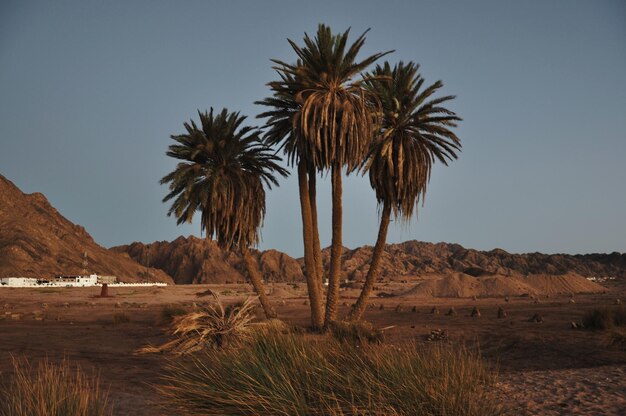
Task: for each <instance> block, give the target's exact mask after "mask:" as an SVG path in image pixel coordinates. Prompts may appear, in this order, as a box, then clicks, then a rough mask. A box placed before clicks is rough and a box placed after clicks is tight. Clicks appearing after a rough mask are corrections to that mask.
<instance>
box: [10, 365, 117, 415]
mask: <svg viewBox="0 0 626 416" xmlns="http://www.w3.org/2000/svg"><path fill="white" fill-rule="evenodd" d="M3 381H4V382H5V383H6V385H4V386H2V387H3V388H2V389H0V415H1V416H76V415H80V416H105V415H112V414H113V412H112V410H111V408H110V406H109V404H108V402H107V396H108V394H107V393H106V392H103V391H101V390H100V388H99V382H98V379H97V378H94V377H89V376H87V375H86V374H85V373H84V372H82V371H81V370H80V369H79V368H77V367H73V366H71V365H70V364H69V362H68V361H66V360H65V361H63V363H62V364H60V365H55V364H52V363H50V362H49V361H48V360H44V361H41V362H39V364H38V365H37V366H33V365H31V364H30V363H29V362H28V361H27V360H25V359H16V358H14V359H13V377H12V378H11V379H10V381H9V380H8V379H7V380H3Z"/></svg>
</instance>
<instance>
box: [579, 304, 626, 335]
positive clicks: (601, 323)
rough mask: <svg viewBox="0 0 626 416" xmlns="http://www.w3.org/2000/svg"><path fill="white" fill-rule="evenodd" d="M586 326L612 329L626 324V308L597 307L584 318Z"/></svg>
mask: <svg viewBox="0 0 626 416" xmlns="http://www.w3.org/2000/svg"><path fill="white" fill-rule="evenodd" d="M583 325H584V326H585V328H591V329H602V330H606V329H612V328H616V327H617V328H619V327H625V326H626V308H625V307H623V306H616V307H605V308H595V309H592V310H590V311H588V312H587V313H586V314H585V316H584V318H583Z"/></svg>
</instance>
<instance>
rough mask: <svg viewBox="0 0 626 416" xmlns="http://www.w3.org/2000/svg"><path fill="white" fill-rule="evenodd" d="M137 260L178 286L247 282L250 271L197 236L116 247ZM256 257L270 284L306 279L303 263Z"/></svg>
mask: <svg viewBox="0 0 626 416" xmlns="http://www.w3.org/2000/svg"><path fill="white" fill-rule="evenodd" d="M112 250H115V251H117V252H120V253H127V254H128V255H129V256H130V257H131V258H133V259H134V260H135V261H137V262H139V263H141V264H143V265H149V266H150V267H156V268H159V269H162V270H163V271H165V272H166V273H167V274H169V275H170V276H172V277H173V278H174V280H175V281H176V283H178V284H191V283H228V282H233V283H234V282H243V281H245V280H246V275H247V274H246V272H245V268H244V265H243V260H242V258H241V256H240V255H239V253H235V252H228V251H224V250H222V249H220V248H219V247H218V246H217V243H215V241H211V240H208V239H201V238H197V237H194V236H189V237H178V238H177V239H176V240H174V241H171V242H169V241H157V242H154V243H150V244H144V243H138V242H135V243H132V244H129V245H125V246H118V247H113V248H112ZM252 254H253V257H254V258H255V260H256V262H257V266H258V267H259V270H260V271H261V273H262V275H263V278H264V279H265V280H266V281H268V282H291V281H300V280H304V276H303V275H302V269H301V267H300V264H299V263H298V262H297V261H296V260H295V259H293V258H292V257H289V256H288V255H286V254H285V253H281V252H280V251H276V250H267V251H263V252H260V251H256V250H252Z"/></svg>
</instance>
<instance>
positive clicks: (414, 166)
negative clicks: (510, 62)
mask: <svg viewBox="0 0 626 416" xmlns="http://www.w3.org/2000/svg"><path fill="white" fill-rule="evenodd" d="M366 33H367V32H366ZM366 33H363V34H362V35H361V36H359V37H358V38H357V39H356V41H355V42H354V43H352V44H348V36H349V30H347V31H345V32H344V33H341V34H333V33H332V31H331V29H330V28H329V27H328V26H326V25H323V24H321V25H319V27H318V31H317V34H316V36H315V37H314V38H313V39H311V38H310V37H309V36H308V35H306V34H305V37H304V45H302V46H299V45H297V44H296V43H295V42H293V41H291V40H289V43H290V44H291V46H292V48H293V50H294V52H295V53H296V56H297V58H296V61H295V63H293V64H289V63H286V62H282V61H279V60H272V62H273V63H274V64H275V66H274V69H275V70H276V71H277V73H278V76H279V78H280V79H279V80H276V81H273V82H270V83H269V84H268V86H269V87H270V90H271V92H272V96H271V97H268V98H266V99H264V100H262V101H258V102H257V104H260V105H263V106H265V107H267V108H268V109H267V111H266V112H263V113H262V114H260V115H259V116H258V117H259V118H264V119H266V121H265V126H264V128H263V129H257V128H252V127H242V126H241V124H242V122H243V121H244V120H245V117H243V116H240V115H239V113H229V112H228V111H227V110H226V109H224V110H222V112H221V113H219V114H218V115H214V114H213V109H211V111H210V112H209V113H200V121H201V126H196V124H195V123H194V122H193V121H192V122H191V124H187V123H186V124H185V128H186V130H187V133H186V134H183V135H178V136H172V139H173V140H175V141H176V144H173V145H171V146H170V147H169V150H168V152H167V155H169V156H172V157H174V158H177V159H180V160H182V162H181V163H179V164H178V166H177V167H176V169H175V170H174V171H173V172H171V173H170V174H169V175H167V176H165V177H164V178H163V179H162V180H161V183H162V184H169V190H170V192H169V194H168V195H167V196H166V197H165V199H164V201H169V200H171V199H173V200H174V201H173V203H172V206H171V208H170V210H169V212H168V215H175V216H176V217H177V220H178V223H179V224H180V223H182V222H191V220H192V217H193V215H194V213H195V212H200V213H201V218H202V219H201V227H202V229H203V230H204V231H205V232H206V235H207V237H208V238H212V239H215V240H216V241H217V243H218V244H219V245H220V246H221V247H223V248H225V249H228V250H234V249H238V250H239V251H241V253H242V255H243V258H244V263H245V265H246V268H247V271H248V274H249V276H250V280H251V282H252V284H253V285H254V288H255V290H256V291H257V293H258V295H259V299H260V302H261V304H262V306H263V308H264V311H265V314H266V316H268V317H274V316H276V314H275V312H274V310H273V308H272V307H271V305H270V303H269V301H268V299H267V297H266V295H265V290H264V288H263V284H262V280H261V278H260V276H259V273H258V271H257V269H256V267H255V265H254V262H253V260H252V259H251V257H250V255H249V253H248V249H249V247H250V246H254V245H256V244H257V243H258V240H259V234H258V232H259V228H260V226H261V225H262V220H263V216H264V214H265V187H267V188H268V189H270V188H271V186H272V185H277V184H278V183H277V178H276V176H277V175H281V176H286V175H287V171H286V170H285V169H284V168H282V167H281V166H280V165H278V162H279V161H280V158H279V157H278V156H276V154H277V153H278V152H279V151H281V150H282V152H283V153H284V155H285V156H286V159H287V163H288V165H289V166H291V167H296V169H297V172H298V185H299V194H300V209H301V217H302V230H303V233H302V235H303V242H304V266H305V267H304V272H305V277H306V282H307V288H308V295H309V304H310V308H311V325H312V327H313V328H316V329H321V328H324V327H327V326H328V325H329V324H331V323H332V322H333V321H335V320H337V311H338V308H337V306H338V302H339V283H340V272H341V256H342V175H343V174H344V172H345V174H350V173H353V172H360V173H363V174H365V173H367V174H369V178H370V183H371V186H372V188H373V189H374V191H375V194H376V199H377V201H378V203H379V205H380V206H381V208H382V209H381V210H380V212H381V219H380V229H379V233H378V239H377V241H376V245H375V247H374V251H373V255H372V260H371V264H370V268H369V271H368V274H367V277H366V281H365V284H364V287H363V290H362V292H361V295H360V297H359V299H358V300H357V302H356V304H355V305H353V308H352V311H351V313H350V315H349V319H352V320H358V319H361V317H362V315H363V312H364V310H365V307H366V303H367V299H368V296H369V295H370V294H371V291H372V289H373V285H374V283H375V281H376V278H377V275H378V270H379V264H380V259H381V256H382V253H383V251H384V247H385V243H386V237H387V229H388V226H389V222H390V220H391V217H392V215H393V217H394V218H399V219H401V220H405V221H408V220H409V219H410V218H411V217H412V216H413V213H414V210H415V209H416V207H417V205H418V204H419V203H420V202H422V203H423V198H424V196H425V193H426V186H427V184H428V181H429V178H430V173H431V169H432V166H433V163H434V162H435V161H436V160H439V161H440V162H442V163H443V164H444V165H447V163H448V161H450V160H452V159H456V158H457V152H458V151H460V148H461V142H460V140H459V139H458V137H457V136H456V135H455V134H454V133H453V132H452V130H451V129H452V128H454V127H456V123H457V122H458V121H459V120H460V118H459V117H458V116H457V115H456V114H455V113H454V112H452V111H450V110H448V109H446V108H445V107H444V106H443V105H444V103H445V102H446V101H449V100H451V99H453V98H454V97H453V96H443V97H439V98H433V95H434V94H435V93H436V92H437V91H438V90H439V89H440V88H441V87H442V86H443V84H442V83H441V81H437V82H435V83H434V84H432V85H430V86H427V87H425V86H424V79H423V78H422V77H421V75H420V74H419V73H418V69H419V66H418V65H416V64H414V63H412V62H409V63H408V64H404V63H402V62H399V63H398V64H396V65H394V66H393V67H392V66H391V64H389V63H388V62H385V63H384V64H383V65H377V66H376V68H375V69H374V70H373V71H371V72H364V71H366V70H367V68H368V67H369V66H370V65H372V64H373V63H374V62H375V61H377V60H378V59H380V58H381V57H383V56H385V55H387V54H388V53H390V52H391V51H390V52H385V53H377V54H374V55H372V56H369V57H367V58H365V59H363V60H361V61H357V55H358V54H359V51H360V49H361V47H362V46H363V44H364V42H365V34H366ZM325 173H330V174H331V186H332V242H331V250H330V251H331V253H330V267H329V270H324V268H323V265H322V254H321V246H320V239H319V228H318V220H317V203H316V186H317V185H316V178H317V175H319V174H325ZM326 278H327V279H328V289H327V293H326V296H325V298H324V289H323V288H324V285H323V282H324V281H325V279H326ZM324 304H325V305H324Z"/></svg>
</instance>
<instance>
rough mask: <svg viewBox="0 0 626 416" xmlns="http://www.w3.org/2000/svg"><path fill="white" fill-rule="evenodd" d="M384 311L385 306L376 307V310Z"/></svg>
mask: <svg viewBox="0 0 626 416" xmlns="http://www.w3.org/2000/svg"><path fill="white" fill-rule="evenodd" d="M384 309H385V305H383V304H382V303H381V304H380V306H379V307H378V310H381V311H382V310H384Z"/></svg>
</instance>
